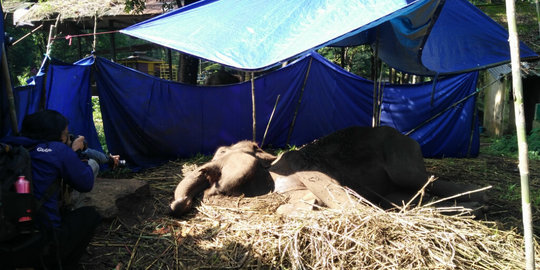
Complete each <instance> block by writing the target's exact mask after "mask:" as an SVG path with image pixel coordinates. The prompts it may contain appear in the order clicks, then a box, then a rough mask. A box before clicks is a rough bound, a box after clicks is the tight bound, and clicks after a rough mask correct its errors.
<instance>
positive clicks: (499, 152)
mask: <svg viewBox="0 0 540 270" xmlns="http://www.w3.org/2000/svg"><path fill="white" fill-rule="evenodd" d="M527 147H528V154H529V159H533V160H540V129H534V130H532V132H531V134H530V135H529V136H527ZM486 153H487V154H490V155H496V156H506V157H514V158H517V156H518V145H517V137H516V135H515V134H513V135H507V136H504V137H501V138H497V139H493V140H492V142H491V145H490V146H489V147H488V148H487V150H486Z"/></svg>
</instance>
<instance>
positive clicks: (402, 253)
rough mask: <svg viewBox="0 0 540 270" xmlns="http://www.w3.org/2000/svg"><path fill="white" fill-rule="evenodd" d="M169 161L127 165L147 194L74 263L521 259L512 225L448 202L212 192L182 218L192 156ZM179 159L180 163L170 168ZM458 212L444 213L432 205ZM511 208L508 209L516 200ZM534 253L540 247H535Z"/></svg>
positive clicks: (380, 265) (452, 265)
mask: <svg viewBox="0 0 540 270" xmlns="http://www.w3.org/2000/svg"><path fill="white" fill-rule="evenodd" d="M204 161H206V160H204V159H199V160H195V161H191V162H188V163H185V162H182V161H177V162H171V163H169V164H167V165H165V166H162V167H160V168H157V169H155V170H153V171H149V172H145V173H143V174H139V175H136V176H135V177H136V178H141V179H146V180H148V181H150V184H151V187H152V190H153V195H152V198H147V199H146V200H145V201H144V202H142V203H141V202H139V203H141V204H142V205H143V206H142V208H139V209H138V210H136V211H134V212H131V213H126V214H125V215H123V216H120V217H118V218H116V219H115V220H112V221H109V222H106V223H105V224H104V226H103V228H101V229H100V231H99V232H98V233H97V235H96V236H95V237H94V239H93V241H92V243H91V245H90V249H89V251H90V252H91V254H90V255H89V256H88V257H87V258H83V262H82V267H83V268H84V269H103V268H104V267H105V268H109V269H111V268H115V267H116V269H276V268H284V269H523V268H524V256H525V255H524V248H523V238H522V236H521V235H520V234H519V233H518V232H516V230H515V229H512V230H505V229H501V228H500V226H498V225H497V224H496V223H495V222H491V221H481V220H475V219H473V218H472V217H471V216H469V215H468V214H467V212H466V211H461V209H458V208H451V209H434V208H430V207H416V208H407V209H401V210H400V209H396V210H393V211H384V210H381V209H379V208H378V207H376V206H374V205H371V204H370V203H369V202H366V201H364V200H363V199H362V198H357V207H355V208H354V209H352V210H346V211H338V210H330V209H319V210H317V211H312V212H305V213H303V214H301V215H298V216H294V217H282V216H278V215H276V214H275V213H274V211H275V209H277V207H278V206H279V205H280V204H282V203H283V202H284V200H285V198H284V197H282V196H280V195H278V194H268V195H265V196H261V197H257V198H238V197H235V198H230V197H220V198H217V199H214V200H209V201H202V202H200V204H199V205H198V206H197V208H196V211H193V212H192V213H191V214H189V215H187V216H186V217H184V218H183V219H173V218H171V217H169V216H167V215H166V208H167V206H168V203H169V202H170V200H171V198H172V192H173V190H174V187H175V186H176V184H177V183H178V181H180V179H182V175H183V174H185V173H186V172H188V171H191V170H193V169H195V168H196V166H197V165H200V164H202V163H203V162H204ZM179 168H183V170H180V169H179ZM448 210H451V211H454V212H456V211H457V212H460V213H461V214H459V215H454V216H449V215H443V214H441V211H442V212H444V211H448ZM516 211H517V209H516ZM535 250H536V260H537V261H538V259H539V258H540V256H539V255H540V253H539V252H538V248H537V247H536V249H535Z"/></svg>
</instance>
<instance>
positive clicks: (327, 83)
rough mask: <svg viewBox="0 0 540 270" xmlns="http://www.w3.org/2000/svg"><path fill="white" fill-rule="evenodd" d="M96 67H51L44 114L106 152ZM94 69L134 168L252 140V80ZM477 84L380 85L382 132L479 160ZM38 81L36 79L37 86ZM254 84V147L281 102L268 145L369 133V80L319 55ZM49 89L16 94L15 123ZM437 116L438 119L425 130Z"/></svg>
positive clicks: (111, 145)
mask: <svg viewBox="0 0 540 270" xmlns="http://www.w3.org/2000/svg"><path fill="white" fill-rule="evenodd" d="M93 62H94V61H93V58H86V59H83V60H81V61H79V62H77V63H76V64H64V63H60V62H58V61H52V62H51V64H50V65H49V70H48V73H47V84H46V85H47V91H46V93H47V97H48V100H47V108H50V109H56V110H59V111H60V112H62V113H63V114H64V115H66V116H67V117H68V119H69V121H70V128H71V130H72V132H73V133H76V134H82V135H84V136H85V137H86V138H87V140H88V142H89V145H90V146H91V147H93V148H97V149H100V146H99V142H98V140H97V135H96V131H95V127H94V125H93V122H92V120H91V119H92V110H91V107H90V106H91V105H90V102H91V101H90V87H89V85H90V76H89V74H90V70H91V66H90V65H91V64H92V63H93ZM94 65H95V66H96V68H95V74H94V76H95V79H96V83H97V88H98V92H99V95H100V103H101V112H102V118H103V124H104V130H105V135H106V140H107V146H108V149H109V151H110V152H111V153H114V154H120V155H121V156H122V158H123V159H126V160H127V161H128V163H129V164H130V166H131V167H132V168H147V167H152V166H156V165H159V164H162V163H164V162H166V161H168V160H174V159H177V158H185V157H191V156H194V155H196V154H197V153H202V154H210V153H212V152H214V151H215V149H216V148H217V147H219V146H222V145H229V144H232V143H235V142H237V141H240V140H244V139H247V140H251V139H252V123H253V122H252V105H251V83H250V82H245V83H239V84H234V85H228V86H192V85H186V84H182V83H178V82H171V81H167V80H163V79H159V78H156V77H152V76H150V75H147V74H145V73H141V72H139V71H136V70H133V69H130V68H127V67H124V66H121V65H118V64H115V63H113V62H110V61H108V60H105V59H103V58H100V57H98V58H96V60H95V63H94ZM477 76H478V75H477V72H473V73H464V74H460V75H456V76H449V77H446V78H441V79H440V80H438V81H437V83H435V86H434V84H433V83H424V84H417V85H392V84H383V85H382V88H383V89H384V94H383V102H382V109H381V124H382V125H386V126H392V127H395V128H396V129H398V130H400V131H401V132H403V133H408V132H411V131H413V132H411V134H410V136H411V137H412V138H414V139H416V140H417V141H418V142H419V143H420V145H421V147H422V151H423V153H424V155H425V156H426V157H443V156H446V157H465V156H476V155H477V154H478V149H479V143H478V123H477V120H476V117H475V114H474V112H475V109H474V102H475V96H474V95H472V96H471V94H474V93H475V87H476V80H477ZM42 79H43V78H42V76H38V77H37V78H35V81H39V80H42ZM254 83H255V100H256V102H255V103H256V121H257V129H256V135H257V136H256V140H257V141H258V142H262V139H263V135H264V132H265V130H266V126H267V124H268V122H269V120H270V115H271V114H272V110H273V108H274V105H275V103H276V100H277V97H278V95H279V97H280V98H279V102H278V103H277V107H276V110H275V113H274V116H273V119H272V121H271V123H270V125H269V128H268V133H267V136H266V138H265V143H264V146H273V147H286V146H287V145H302V144H305V143H308V142H310V141H312V140H314V139H317V138H320V137H322V136H325V135H328V134H330V133H332V132H334V131H336V130H339V129H342V128H345V127H349V126H352V125H358V126H370V125H371V121H372V103H373V97H372V95H373V82H372V81H369V80H366V79H363V78H361V77H358V76H356V75H353V74H351V73H349V72H346V71H344V70H343V69H341V68H340V67H339V66H336V65H335V64H333V63H331V62H329V61H328V60H326V59H325V58H324V57H322V56H320V55H318V54H310V55H307V56H305V57H303V58H300V59H298V60H297V61H295V62H294V63H291V64H290V65H288V66H286V67H283V68H281V69H278V70H276V71H273V72H270V73H267V74H266V75H263V76H261V77H258V78H256V79H255V81H254ZM43 85H44V84H42V83H35V84H32V85H30V86H26V87H24V89H20V90H18V91H15V93H16V100H18V102H17V104H19V105H18V106H17V109H18V110H19V112H18V115H25V114H26V113H31V112H32V111H33V110H35V108H37V104H38V103H39V98H38V97H39V95H40V94H39V93H41V91H42V90H41V89H42V87H43ZM434 87H435V89H434ZM433 90H435V91H434V92H433ZM432 95H433V96H432ZM468 96H471V97H470V98H468V99H465V97H468ZM462 100H464V101H463V102H460V101H462ZM454 104H456V105H455V106H452V105H454ZM439 113H441V114H440V115H438V114H439ZM432 117H433V118H434V120H433V121H430V122H429V123H425V121H426V120H428V119H430V118H432ZM293 123H294V125H293Z"/></svg>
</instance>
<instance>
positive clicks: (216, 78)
mask: <svg viewBox="0 0 540 270" xmlns="http://www.w3.org/2000/svg"><path fill="white" fill-rule="evenodd" d="M239 82H240V77H238V76H236V75H233V74H231V73H229V72H227V71H225V70H218V71H216V72H214V73H212V74H210V75H208V77H206V79H205V80H204V85H226V84H235V83H239Z"/></svg>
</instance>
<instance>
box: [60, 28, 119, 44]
mask: <svg viewBox="0 0 540 270" xmlns="http://www.w3.org/2000/svg"><path fill="white" fill-rule="evenodd" d="M118 32H120V31H119V30H114V31H106V32H99V33H90V34H80V35H67V36H63V37H54V38H51V39H67V40H69V45H70V46H71V40H72V39H73V38H77V37H88V36H96V35H104V34H114V33H118Z"/></svg>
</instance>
